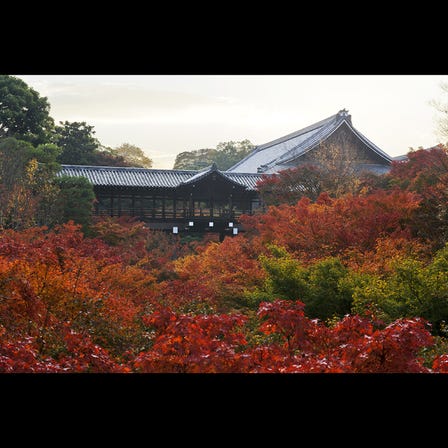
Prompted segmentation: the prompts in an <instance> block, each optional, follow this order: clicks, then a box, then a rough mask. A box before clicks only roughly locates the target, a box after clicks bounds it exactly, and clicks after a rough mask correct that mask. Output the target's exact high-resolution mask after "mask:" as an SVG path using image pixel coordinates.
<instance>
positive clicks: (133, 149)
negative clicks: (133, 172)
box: [112, 143, 153, 168]
mask: <svg viewBox="0 0 448 448" xmlns="http://www.w3.org/2000/svg"><path fill="white" fill-rule="evenodd" d="M112 154H113V155H114V156H117V157H121V158H123V159H124V161H125V162H126V164H127V165H129V166H136V167H141V168H151V167H152V165H153V161H152V160H151V159H150V158H149V157H147V156H146V155H145V153H144V152H143V149H141V148H139V147H138V146H135V145H131V144H130V143H122V144H121V145H120V146H117V147H116V148H115V149H113V150H112Z"/></svg>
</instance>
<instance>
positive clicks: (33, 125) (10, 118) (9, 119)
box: [0, 75, 54, 145]
mask: <svg viewBox="0 0 448 448" xmlns="http://www.w3.org/2000/svg"><path fill="white" fill-rule="evenodd" d="M49 112H50V104H49V103H48V101H47V98H46V97H41V96H40V95H39V93H38V92H36V91H35V90H33V89H32V88H31V87H29V86H28V85H27V84H26V83H25V82H24V81H22V80H21V79H19V78H17V77H15V76H10V75H0V138H5V137H15V138H16V139H19V140H24V141H27V142H30V143H32V144H34V145H38V144H41V143H48V142H49V138H50V131H51V130H52V129H53V127H54V121H53V119H52V118H51V117H50V115H49Z"/></svg>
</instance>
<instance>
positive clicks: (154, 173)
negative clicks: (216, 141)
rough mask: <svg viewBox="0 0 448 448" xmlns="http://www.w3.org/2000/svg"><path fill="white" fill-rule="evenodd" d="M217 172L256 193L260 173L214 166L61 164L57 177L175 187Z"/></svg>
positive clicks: (115, 184) (106, 183)
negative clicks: (167, 167) (168, 167)
mask: <svg viewBox="0 0 448 448" xmlns="http://www.w3.org/2000/svg"><path fill="white" fill-rule="evenodd" d="M213 171H216V172H218V173H219V174H221V175H222V176H223V177H225V178H227V179H229V180H230V181H231V182H234V183H236V184H238V185H241V186H243V187H246V188H247V189H248V190H255V184H256V183H257V181H258V180H260V179H261V177H262V176H261V174H254V173H228V172H226V171H219V170H217V169H216V166H213V165H212V166H211V167H208V168H206V169H204V170H200V171H193V170H188V171H187V170H153V169H147V168H129V167H113V166H90V165H62V169H61V170H60V171H59V173H58V176H70V177H86V178H87V179H88V180H89V181H90V182H91V183H92V184H93V185H96V186H107V187H165V188H176V187H179V186H181V185H185V184H188V183H191V181H196V180H199V179H201V178H203V177H205V176H206V175H207V174H209V173H211V172H213Z"/></svg>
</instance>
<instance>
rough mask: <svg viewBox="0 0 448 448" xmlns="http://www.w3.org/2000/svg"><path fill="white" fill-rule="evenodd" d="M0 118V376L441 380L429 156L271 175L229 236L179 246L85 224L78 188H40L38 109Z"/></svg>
mask: <svg viewBox="0 0 448 448" xmlns="http://www.w3.org/2000/svg"><path fill="white" fill-rule="evenodd" d="M4 81H5V80H4V79H3V78H2V79H0V94H1V95H4V92H5V91H6V90H5V87H4ZM19 84H20V83H19ZM19 87H20V86H19ZM22 87H23V86H22ZM28 93H30V96H29V100H27V101H29V103H26V105H25V106H24V105H18V109H21V110H23V108H24V107H25V108H31V107H32V104H33V100H36V95H35V94H34V93H33V92H28ZM7 96H8V95H4V96H2V97H1V98H5V97H7ZM14 98H15V97H14ZM14 98H13V99H14ZM9 100H11V101H12V99H11V98H9ZM3 104H4V101H3V100H2V101H0V121H1V124H0V190H1V191H0V372H1V373H448V334H447V332H448V328H447V322H448V209H447V204H448V197H447V196H448V147H447V146H444V145H439V146H437V147H434V148H432V149H429V150H425V149H418V150H411V151H410V152H409V153H408V160H405V161H401V162H393V166H392V169H391V171H390V172H389V173H388V174H385V175H382V176H377V175H372V174H370V175H362V176H358V177H351V178H343V179H342V178H341V177H340V176H339V177H337V176H335V177H331V176H328V172H321V171H320V169H318V168H316V167H308V168H307V171H306V172H301V173H300V172H299V171H298V169H295V170H291V171H285V172H282V173H280V174H279V175H278V176H276V177H274V178H272V177H271V178H266V179H264V180H262V181H261V182H260V184H259V187H258V188H259V191H260V194H261V195H262V197H263V198H264V199H265V201H266V203H267V204H268V206H267V208H266V210H264V211H260V212H259V213H258V214H255V215H252V216H243V217H242V218H241V221H242V224H243V226H244V228H245V232H240V233H239V234H238V235H237V236H234V237H226V238H225V239H224V241H222V242H217V241H216V240H215V239H214V238H213V235H212V234H207V235H205V236H204V238H202V239H200V240H199V239H198V240H192V239H190V240H187V239H185V238H183V237H182V236H181V235H177V234H168V233H162V232H160V231H153V230H150V229H148V228H147V227H146V226H145V225H144V223H142V222H139V221H136V220H133V219H129V218H124V217H122V218H108V217H103V218H98V217H93V216H92V214H91V209H92V204H93V201H94V200H95V199H94V196H93V192H92V190H91V186H90V185H88V183H85V182H84V181H83V180H82V179H81V180H79V179H70V178H58V180H57V182H56V181H54V179H55V177H54V175H53V174H54V172H55V170H57V169H58V163H59V160H60V159H58V158H59V157H60V156H61V154H62V152H61V148H62V146H60V145H65V143H61V140H58V141H57V142H56V143H55V141H54V140H53V142H52V141H51V140H47V131H48V132H49V131H50V130H51V129H52V123H51V120H49V118H48V115H47V114H46V112H48V108H47V106H46V104H45V101H42V102H39V101H38V104H40V105H39V107H38V108H37V111H40V112H39V113H37V112H36V114H37V116H41V117H44V118H45V119H43V120H42V122H41V125H40V126H37V127H35V126H31V125H26V124H25V122H23V121H20V119H19V117H18V116H17V117H16V118H15V119H13V118H11V119H9V118H8V116H9V115H11V114H10V112H11V110H12V107H13V105H11V106H8V108H4V107H3ZM33 116H34V114H33ZM80 129H81V130H82V132H84V131H88V126H87V125H85V124H82V126H74V127H72V126H68V127H67V128H66V130H67V132H66V133H65V131H64V132H63V131H62V130H60V131H58V132H59V136H60V138H61V139H62V140H63V141H65V142H67V141H69V140H70V135H72V131H73V132H74V133H75V134H76V133H77V130H80ZM75 131H76V132H75ZM64 139H66V140H64ZM85 145H86V147H89V148H91V151H90V150H89V151H90V153H91V154H95V151H96V149H95V147H94V145H93V143H92V141H90V140H89V139H86V140H85ZM69 147H70V146H68V144H67V146H65V148H69ZM301 169H302V168H301ZM302 170H303V169H302ZM299 175H300V176H301V177H300V178H301V179H305V178H307V179H308V178H309V180H310V182H309V185H310V186H312V187H310V189H309V190H308V192H307V191H306V190H305V191H304V190H302V189H301V190H300V191H297V190H296V189H294V188H291V185H294V181H293V179H297V176H299ZM306 176H308V177H306Z"/></svg>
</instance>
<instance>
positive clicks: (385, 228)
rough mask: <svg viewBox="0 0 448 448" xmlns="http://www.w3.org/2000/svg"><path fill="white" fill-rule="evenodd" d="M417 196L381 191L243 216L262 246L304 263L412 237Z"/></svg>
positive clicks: (305, 201)
mask: <svg viewBox="0 0 448 448" xmlns="http://www.w3.org/2000/svg"><path fill="white" fill-rule="evenodd" d="M418 204H419V197H418V196H417V195H416V194H415V193H412V192H404V191H399V190H394V191H388V192H386V191H382V190H380V191H377V192H375V193H371V194H369V195H366V196H353V195H346V196H343V197H341V198H337V199H332V198H330V197H329V196H328V195H327V194H326V193H322V194H321V195H320V196H319V198H318V200H317V201H316V203H311V201H310V200H309V199H308V198H303V199H301V200H300V201H299V202H297V204H296V205H293V206H288V205H281V206H279V207H269V209H268V211H267V213H265V214H263V215H254V216H244V217H242V218H241V220H242V222H243V225H244V227H245V228H247V229H248V230H249V231H251V234H252V235H253V237H254V239H255V240H257V239H258V240H260V241H261V242H262V244H266V243H274V244H276V245H279V246H283V247H285V248H287V250H288V251H289V252H291V253H294V254H296V255H297V256H298V257H300V258H302V259H304V260H314V259H319V258H323V257H328V256H337V255H339V254H341V253H342V252H343V251H345V250H347V249H358V250H361V251H366V250H372V249H373V248H374V247H375V244H376V241H377V239H378V238H382V237H386V236H389V237H392V238H405V239H409V238H410V232H409V229H408V221H409V220H410V219H411V217H412V213H413V211H414V210H415V209H416V208H417V207H418ZM254 231H255V232H254Z"/></svg>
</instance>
